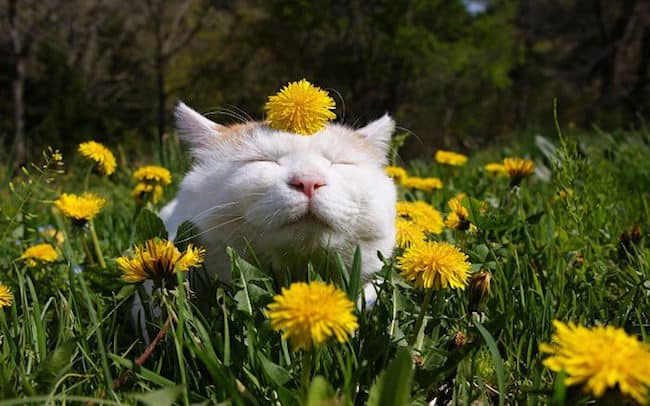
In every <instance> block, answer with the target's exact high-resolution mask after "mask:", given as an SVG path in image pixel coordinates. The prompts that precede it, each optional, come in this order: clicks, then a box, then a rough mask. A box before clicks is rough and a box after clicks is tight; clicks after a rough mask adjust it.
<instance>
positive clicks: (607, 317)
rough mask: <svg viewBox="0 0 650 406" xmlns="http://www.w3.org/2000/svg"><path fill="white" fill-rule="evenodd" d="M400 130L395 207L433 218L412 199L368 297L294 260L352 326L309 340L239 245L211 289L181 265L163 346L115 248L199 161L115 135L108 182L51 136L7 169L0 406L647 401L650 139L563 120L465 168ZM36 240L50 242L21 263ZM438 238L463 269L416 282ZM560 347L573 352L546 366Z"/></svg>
mask: <svg viewBox="0 0 650 406" xmlns="http://www.w3.org/2000/svg"><path fill="white" fill-rule="evenodd" d="M406 137H407V136H406V135H398V136H396V137H395V138H394V145H393V153H392V154H391V156H392V164H393V166H394V167H392V168H391V173H392V174H393V176H395V178H396V182H397V183H398V184H399V198H400V201H402V202H414V201H422V202H424V203H426V204H428V205H429V206H428V209H427V210H430V211H427V212H426V213H428V214H427V215H425V219H424V220H423V222H424V223H426V224H424V223H422V222H419V220H418V219H417V218H416V217H417V215H416V214H414V213H415V212H413V211H409V210H411V209H412V207H411V206H408V205H404V206H402V210H401V211H400V212H399V213H398V214H400V220H401V221H403V223H402V226H403V227H404V228H402V229H400V230H401V232H402V234H400V236H399V240H400V247H399V248H398V249H397V250H396V251H395V253H394V255H393V256H392V257H390V258H383V260H384V262H385V266H384V268H383V269H382V270H381V272H380V273H379V276H381V278H380V279H378V280H377V281H376V282H375V283H376V285H377V288H378V297H377V299H376V301H375V303H374V304H373V305H371V306H365V303H364V301H363V299H362V298H361V296H362V282H361V280H360V264H359V260H358V259H356V260H355V261H354V263H353V264H352V265H351V266H350V267H346V266H345V265H344V264H343V262H342V261H340V260H339V259H338V258H336V257H335V258H332V261H333V264H332V266H331V267H329V268H328V269H329V270H326V269H319V268H317V267H309V268H308V269H305V270H304V272H303V274H304V279H305V280H307V281H310V282H311V283H315V281H319V280H320V281H325V282H327V283H329V284H332V285H334V286H336V287H337V289H340V290H341V291H342V292H344V294H345V296H346V297H347V298H348V299H349V301H351V302H352V303H359V306H358V307H357V306H355V308H354V309H353V310H351V311H352V313H353V316H354V317H355V318H356V326H355V328H350V329H351V330H352V331H350V333H349V334H348V335H345V336H344V337H342V338H341V339H338V340H337V339H334V338H330V339H329V340H324V341H323V342H322V343H321V344H320V345H314V346H312V347H309V348H295V345H293V344H295V343H294V342H291V340H284V339H283V338H282V334H281V332H280V331H278V329H277V328H276V326H275V325H274V323H272V322H271V321H270V311H269V305H270V304H271V303H273V302H275V301H277V296H276V295H278V294H280V293H281V292H282V288H283V287H287V286H289V285H290V283H291V281H290V280H289V277H288V276H287V275H278V274H273V273H271V272H270V271H269V270H268V269H262V267H260V266H259V264H258V262H257V260H256V256H255V252H254V247H251V249H249V250H247V252H231V253H230V255H231V258H232V275H233V281H232V284H231V285H225V284H221V283H219V282H218V281H210V285H211V286H210V289H209V294H207V295H203V296H202V297H200V298H197V297H196V296H195V295H193V294H192V292H190V289H189V288H190V286H191V284H190V283H188V281H189V280H198V279H202V280H203V281H204V282H205V277H206V275H205V272H204V271H203V270H202V268H201V267H200V266H197V267H195V268H194V269H189V270H187V272H175V271H180V270H181V269H180V268H176V269H175V268H174V266H173V265H172V268H171V271H173V272H171V273H170V274H169V275H166V279H165V281H164V282H165V283H163V284H162V287H161V289H159V290H158V292H157V293H156V294H154V296H153V298H152V300H153V301H155V302H156V306H155V309H156V311H154V312H149V313H147V330H148V332H147V333H148V335H149V337H150V339H151V343H152V344H149V345H148V344H147V342H145V340H143V339H142V335H141V334H140V333H138V332H137V331H135V329H134V328H133V325H132V324H131V323H130V322H129V321H128V314H129V311H130V308H131V302H132V300H133V298H134V296H135V295H138V294H140V293H142V290H143V289H142V285H141V283H140V279H139V278H137V277H134V278H133V279H132V280H130V281H125V278H124V277H123V275H124V274H125V273H124V270H123V267H121V266H120V261H118V260H117V259H118V258H120V257H126V258H135V257H132V255H133V252H134V250H135V249H136V247H137V246H142V245H143V244H145V242H146V241H148V240H151V239H155V238H158V239H164V238H165V237H166V233H165V232H164V228H163V226H162V223H161V221H160V220H159V219H158V217H157V216H156V214H155V213H156V212H157V210H158V209H160V208H161V207H162V206H163V205H164V203H165V202H167V201H168V200H170V199H171V198H172V197H173V195H174V191H175V187H176V186H177V185H178V182H179V181H180V180H181V179H182V175H183V173H184V171H186V170H187V168H188V166H189V161H188V158H187V157H186V156H185V155H184V153H183V152H182V149H181V147H180V146H179V144H178V142H177V141H176V140H175V138H174V137H169V138H167V139H166V143H165V149H164V151H155V152H154V153H151V152H149V153H148V154H147V153H144V152H142V153H140V154H136V153H134V152H133V151H131V150H129V151H128V152H125V149H124V148H122V147H121V146H119V145H106V147H108V149H110V150H111V151H113V153H114V154H115V156H116V168H115V170H114V173H112V174H110V176H107V175H106V174H103V173H102V171H101V170H100V171H99V172H98V170H97V169H98V167H97V163H96V162H94V161H93V160H92V159H88V158H86V157H84V156H82V155H81V154H80V153H79V152H75V153H71V154H67V155H66V156H61V154H60V153H58V152H57V151H56V150H55V148H56V146H53V148H54V149H50V150H46V151H44V153H43V156H42V157H41V158H40V159H38V160H35V161H34V162H33V163H32V164H30V165H27V166H26V167H25V168H24V170H23V171H22V173H20V174H19V175H18V176H16V177H13V178H12V179H10V178H9V176H8V175H7V173H8V172H7V171H5V172H3V173H0V181H2V185H3V189H2V191H0V197H1V203H0V209H1V210H2V213H1V214H2V215H1V218H0V270H1V271H0V272H1V273H0V281H1V282H2V285H0V286H4V287H5V292H4V295H3V294H2V293H3V292H1V291H0V306H1V308H0V399H1V400H0V404H1V405H14V404H77V403H85V404H89V405H92V404H97V405H104V404H107V405H108V404H120V403H127V404H148V405H165V404H184V405H188V404H237V405H242V404H283V405H284V404H286V405H291V404H307V405H320V404H328V405H339V404H340V405H347V404H370V405H404V404H415V405H424V404H428V403H429V402H431V401H432V400H434V399H435V401H436V403H435V404H437V405H440V404H450V403H451V404H463V405H470V404H499V405H504V404H526V405H538V404H554V405H562V404H566V405H576V404H577V405H579V404H592V401H593V400H595V401H596V402H599V403H600V404H624V402H628V403H629V404H634V403H643V402H644V401H645V402H647V401H648V399H650V398H649V397H648V386H647V385H648V383H650V382H648V379H650V378H649V376H650V362H648V363H644V362H643V361H644V360H646V361H650V349H648V348H649V347H648V345H647V344H641V342H646V343H648V342H650V338H648V331H647V327H648V323H649V322H650V269H649V268H648V263H649V260H650V249H648V245H647V230H648V227H649V226H650V221H649V215H650V208H649V205H648V197H649V195H648V193H649V191H650V159H648V158H649V157H650V130H648V129H647V128H642V129H639V130H634V131H622V130H621V131H618V132H615V133H605V132H602V131H600V130H598V129H597V128H596V129H594V130H593V131H592V132H591V133H589V134H584V133H577V132H575V131H573V130H571V129H565V130H564V132H563V131H562V129H560V128H559V126H558V131H557V133H556V134H547V135H546V136H542V135H532V134H530V135H526V136H522V137H521V138H520V139H521V140H522V141H520V142H518V143H515V144H512V143H510V144H505V143H504V144H502V145H495V146H493V147H490V148H489V149H485V150H481V151H473V152H471V153H468V154H467V157H468V159H467V161H466V162H464V161H463V159H462V158H459V157H457V156H454V155H451V157H452V158H451V159H445V157H444V156H439V157H438V159H437V160H436V159H435V158H434V157H429V158H428V159H419V160H414V161H411V162H403V161H402V160H401V159H400V156H399V147H400V145H401V144H402V143H403V142H404V140H405V139H406ZM143 149H144V148H143ZM443 155H444V154H443ZM161 156H162V157H163V158H164V159H163V160H160V159H159V157H161ZM517 157H519V158H522V159H526V160H530V161H531V162H530V163H531V164H532V163H534V169H533V167H532V166H530V165H529V164H522V165H523V166H521V167H518V169H517V168H515V169H514V170H513V168H512V167H511V168H510V172H509V171H508V166H509V165H510V166H512V161H509V162H505V161H504V159H505V158H517ZM447 158H449V156H447ZM163 161H164V162H163ZM445 162H446V163H445ZM150 164H154V165H163V166H164V167H165V168H167V169H168V170H169V171H170V173H171V183H170V184H169V185H166V184H164V183H166V182H165V181H164V180H161V179H160V178H156V179H153V178H151V179H149V181H147V179H145V180H144V181H143V182H144V183H143V184H144V185H145V186H141V187H140V189H139V191H138V193H135V194H134V192H133V189H134V187H136V185H137V183H138V180H136V179H135V178H134V175H135V177H139V176H138V172H137V170H138V168H140V167H142V166H144V165H150ZM488 164H496V165H488ZM504 166H505V167H504ZM397 167H401V168H403V169H404V170H405V171H406V175H404V173H402V172H401V171H400V170H399V169H398V168H397ZM104 172H105V171H104ZM418 178H421V179H419V180H418ZM433 178H437V179H438V180H439V182H431V179H433ZM423 179H424V180H426V179H429V183H427V181H423ZM86 191H87V192H92V193H94V194H96V195H97V196H100V197H102V198H104V199H105V200H106V201H105V204H104V205H103V207H101V209H100V210H98V212H97V213H96V215H93V216H90V217H91V218H90V219H86V220H83V219H82V220H79V219H78V218H77V219H76V220H74V219H73V220H71V219H70V218H69V217H70V216H66V212H65V210H62V209H61V207H62V206H61V205H57V204H56V203H55V202H57V201H60V198H61V195H62V193H77V194H81V193H83V192H86ZM159 193H162V195H159ZM461 193H463V194H464V196H460V195H459V194H461ZM57 207H58V208H57ZM63 207H64V208H65V206H63ZM432 213H433V214H432ZM182 227H183V230H181V232H179V238H178V239H177V240H178V241H177V246H178V250H179V252H187V251H186V250H187V249H188V248H187V244H188V242H190V241H189V238H187V237H188V236H192V235H193V234H194V232H193V230H192V227H191V225H189V224H185V225H183V226H182ZM157 241H160V240H157ZM427 241H428V242H427ZM43 243H46V244H49V245H50V246H51V247H52V249H53V252H54V253H53V254H52V253H51V252H50V255H49V256H48V255H42V254H41V255H40V257H39V255H35V256H33V257H30V255H26V253H27V250H28V248H29V247H32V246H34V245H36V244H43ZM194 243H195V244H196V241H194ZM436 243H441V244H442V243H448V244H450V245H452V246H453V247H455V249H457V250H459V251H461V252H462V253H463V254H465V255H466V256H467V257H466V260H465V261H466V262H467V263H469V264H471V266H469V267H468V269H467V275H466V279H463V280H462V281H461V282H459V283H444V282H440V283H434V284H433V286H423V285H420V286H418V284H417V283H413V281H414V280H415V281H418V280H419V279H418V277H411V276H412V275H413V273H415V274H417V273H418V272H420V271H421V270H420V269H419V268H417V267H415V268H414V269H411V271H412V272H411V274H409V272H408V271H409V270H408V269H406V268H408V265H407V261H405V258H406V257H407V254H408V252H409V251H412V250H414V248H415V247H422V246H427V247H428V246H431V245H432V244H436ZM185 258H186V259H187V258H188V257H187V256H186V257H185ZM420 259H421V258H420ZM176 260H178V258H176ZM176 266H177V267H180V265H178V263H176ZM332 269H333V270H334V271H331V270H332ZM132 276H133V275H132ZM136 276H137V275H136ZM420 277H421V275H420ZM294 282H295V281H294ZM424 285H426V283H425V284H424ZM8 291H10V293H7V292H8ZM360 298H361V300H360ZM556 320H557V321H559V322H561V323H575V326H573V325H572V324H568V326H569V327H568V331H564V330H567V327H563V324H558V323H554V321H556ZM572 326H573V327H572ZM579 326H584V327H585V328H588V330H585V329H581V327H579ZM598 326H613V327H616V328H619V329H622V330H613V329H605V328H603V327H598ZM348 327H350V326H348ZM563 328H564V330H562V329H563ZM599 329H600V330H599ZM623 330H624V331H625V333H623ZM562 331H564V335H562V334H558V332H560V333H561V332H562ZM554 334H555V335H554ZM598 334H600V335H598ZM566 336H571V337H568V338H567V337H566ZM571 340H574V341H577V343H576V342H573V343H568V342H569V341H571ZM550 343H555V344H552V345H551V346H550V345H548V344H550ZM543 344H546V345H543ZM569 344H572V345H573V346H571V345H569ZM540 345H541V348H540ZM562 345H566V347H564V348H567V350H566V352H565V353H564V356H566V357H567V358H570V359H569V361H567V362H566V363H564V364H563V363H561V362H560V361H558V360H557V359H556V361H555V362H549V361H546V362H545V360H548V359H549V357H551V355H552V354H551V353H552V351H554V349H557V348H558V347H557V346H562ZM555 355H557V354H555ZM558 357H559V356H558ZM558 357H556V358H558ZM571 362H573V363H574V364H572V363H571ZM576 364H579V365H578V367H576ZM644 374H646V375H645V377H644ZM605 375H606V376H605ZM599 385H600V386H599Z"/></svg>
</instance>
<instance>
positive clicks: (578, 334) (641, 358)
mask: <svg viewBox="0 0 650 406" xmlns="http://www.w3.org/2000/svg"><path fill="white" fill-rule="evenodd" d="M553 325H554V327H555V333H554V334H553V336H552V337H551V340H552V341H553V344H545V343H544V344H540V346H539V349H540V351H542V352H545V353H548V354H550V356H549V357H548V358H546V359H545V360H544V365H545V366H546V367H548V368H549V369H551V370H552V371H555V372H560V371H564V372H565V373H566V374H567V378H566V379H565V384H567V385H577V384H581V385H583V390H584V391H585V392H587V393H591V394H593V395H594V396H596V397H601V396H603V394H604V393H605V391H606V390H607V389H614V388H615V387H618V389H619V390H620V391H621V393H623V394H625V395H628V396H631V397H632V398H634V399H635V400H636V401H637V402H639V403H642V404H645V403H647V402H648V389H650V346H648V345H647V344H645V343H642V342H641V341H639V340H638V339H636V338H635V337H632V336H629V335H627V334H626V333H625V331H624V330H622V329H620V328H615V327H612V326H597V327H593V328H586V327H583V326H578V325H576V324H574V323H568V324H565V323H562V322H560V321H557V320H555V321H554V322H553Z"/></svg>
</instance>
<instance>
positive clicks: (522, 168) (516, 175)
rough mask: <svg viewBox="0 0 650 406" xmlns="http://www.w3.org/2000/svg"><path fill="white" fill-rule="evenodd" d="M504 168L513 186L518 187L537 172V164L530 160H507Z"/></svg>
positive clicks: (504, 161) (504, 162)
mask: <svg viewBox="0 0 650 406" xmlns="http://www.w3.org/2000/svg"><path fill="white" fill-rule="evenodd" d="M503 167H504V168H505V170H506V172H507V173H508V176H510V184H511V185H512V186H517V185H518V184H519V183H521V181H522V180H523V179H524V178H526V177H528V176H530V175H531V174H532V173H533V172H534V171H535V163H534V162H533V161H531V160H530V159H521V158H506V159H504V160H503Z"/></svg>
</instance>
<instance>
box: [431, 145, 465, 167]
mask: <svg viewBox="0 0 650 406" xmlns="http://www.w3.org/2000/svg"><path fill="white" fill-rule="evenodd" d="M435 160H436V162H438V163H439V164H444V165H451V166H463V165H465V163H467V156H465V155H463V154H459V153H457V152H452V151H443V150H441V149H439V150H438V151H436V155H435Z"/></svg>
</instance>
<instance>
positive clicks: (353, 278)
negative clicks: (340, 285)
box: [348, 246, 361, 301]
mask: <svg viewBox="0 0 650 406" xmlns="http://www.w3.org/2000/svg"><path fill="white" fill-rule="evenodd" d="M360 286H361V250H360V249H359V246H357V248H356V250H354V259H353V260H352V269H350V283H349V285H348V297H349V298H350V299H351V300H352V301H355V300H357V296H358V294H359V288H360Z"/></svg>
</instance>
